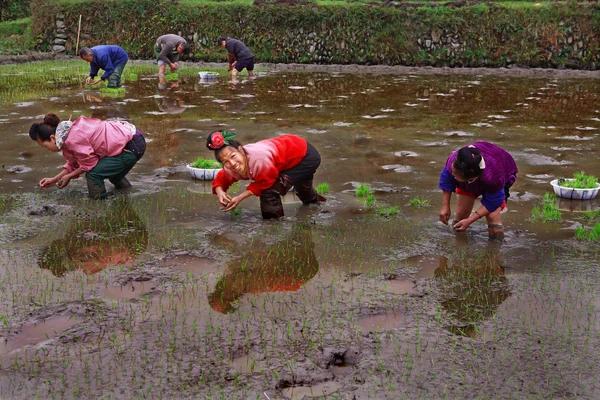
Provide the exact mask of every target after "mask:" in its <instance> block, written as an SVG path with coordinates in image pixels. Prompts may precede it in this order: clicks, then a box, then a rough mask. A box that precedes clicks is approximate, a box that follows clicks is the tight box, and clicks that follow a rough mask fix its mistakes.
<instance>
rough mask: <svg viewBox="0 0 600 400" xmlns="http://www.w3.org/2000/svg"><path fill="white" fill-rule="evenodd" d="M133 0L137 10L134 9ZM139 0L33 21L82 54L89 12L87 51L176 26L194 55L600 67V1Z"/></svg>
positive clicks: (55, 42) (72, 9) (139, 41)
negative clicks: (309, 0)
mask: <svg viewBox="0 0 600 400" xmlns="http://www.w3.org/2000/svg"><path fill="white" fill-rule="evenodd" d="M134 3H136V4H137V7H138V8H137V9H135V10H133V9H132V10H129V9H128V8H127V7H133V6H132V5H131V4H134ZM134 3H126V2H122V3H115V4H118V5H115V7H116V8H120V9H117V10H113V9H111V7H109V6H106V4H107V3H103V4H105V6H101V7H100V8H98V3H97V2H96V3H94V2H90V3H89V4H88V3H86V2H85V1H82V2H77V3H76V4H70V3H67V5H65V6H64V7H59V8H56V6H55V7H54V8H52V7H50V6H47V7H48V8H47V10H44V7H46V6H42V7H40V8H41V10H40V13H44V14H37V15H36V14H34V16H33V18H34V27H35V26H39V27H42V28H41V29H40V30H39V32H38V33H40V34H42V35H44V36H46V37H47V38H48V41H49V43H51V46H52V49H53V51H56V52H67V53H73V52H74V50H75V45H76V41H77V25H78V21H79V15H80V14H82V15H84V19H83V24H82V30H81V37H80V43H79V47H80V48H81V47H83V46H94V45H96V44H106V43H115V44H119V45H121V46H122V47H123V48H125V49H126V50H127V51H128V53H129V55H130V57H131V58H152V57H153V51H152V47H153V44H154V42H155V40H156V37H157V36H159V35H161V34H163V33H169V32H172V33H178V34H179V35H180V36H183V37H185V38H186V39H187V40H188V42H189V43H190V44H191V47H192V55H191V59H194V60H204V61H223V60H224V56H223V54H222V53H223V52H222V50H221V49H218V48H216V46H215V44H214V40H215V39H216V38H217V37H218V36H223V35H225V36H231V37H236V38H239V39H241V40H242V41H244V42H245V43H246V44H247V45H248V47H250V48H251V49H252V51H253V52H254V53H255V55H256V61H257V62H274V63H287V62H290V63H291V62H294V63H321V64H329V63H336V64H385V65H433V66H450V67H461V66H465V67H479V66H485V67H504V66H511V65H519V66H532V67H547V68H581V69H596V68H597V66H599V65H600V7H598V6H595V5H590V4H576V3H570V4H565V5H562V6H555V5H552V6H548V7H547V8H545V9H543V10H535V9H531V7H529V8H523V9H519V8H518V7H512V8H510V7H507V8H503V7H501V6H498V5H492V6H489V5H482V4H480V5H477V6H473V7H467V6H465V7H462V8H456V9H453V8H447V9H443V10H442V11H441V10H440V9H441V8H440V7H438V8H436V9H433V8H421V9H409V10H402V9H397V8H389V7H365V6H360V7H358V6H357V7H353V8H340V7H337V8H336V7H301V6H296V7H276V6H269V7H252V6H248V7H242V6H235V7H234V6H228V5H227V4H226V3H224V4H222V5H218V6H210V7H208V6H206V7H199V6H197V7H185V6H182V5H178V4H176V3H173V2H160V1H158V2H156V3H154V2H149V3H148V4H147V5H146V6H145V5H144V4H145V3H144V0H141V1H140V2H139V3H138V2H134ZM144 7H147V8H144ZM140 10H141V11H140ZM136 13H141V15H143V18H140V16H139V15H136ZM48 15H50V16H52V17H51V18H50V19H49V18H48ZM36 18H37V19H39V22H40V23H39V24H36ZM49 21H51V22H50V23H49ZM184 27H185V29H184Z"/></svg>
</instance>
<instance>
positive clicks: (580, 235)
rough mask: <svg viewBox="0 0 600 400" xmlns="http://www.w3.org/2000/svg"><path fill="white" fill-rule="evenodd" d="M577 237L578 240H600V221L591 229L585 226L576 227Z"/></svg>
mask: <svg viewBox="0 0 600 400" xmlns="http://www.w3.org/2000/svg"><path fill="white" fill-rule="evenodd" d="M575 237H576V238H577V239H578V240H585V241H588V242H600V222H598V223H596V224H595V225H594V227H593V228H591V229H587V228H586V227H584V226H578V227H577V228H575Z"/></svg>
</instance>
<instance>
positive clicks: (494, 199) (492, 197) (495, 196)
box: [481, 188, 505, 213]
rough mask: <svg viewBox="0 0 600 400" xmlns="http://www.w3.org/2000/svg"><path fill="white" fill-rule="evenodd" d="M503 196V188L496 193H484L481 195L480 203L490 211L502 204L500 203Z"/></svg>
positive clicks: (502, 200)
mask: <svg viewBox="0 0 600 400" xmlns="http://www.w3.org/2000/svg"><path fill="white" fill-rule="evenodd" d="M504 196H505V195H504V188H502V189H500V191H499V192H496V193H484V194H483V196H481V204H483V206H484V207H485V208H487V210H488V211H489V212H491V213H492V212H494V211H496V210H497V209H498V208H499V207H501V206H502V203H504V200H505V199H504Z"/></svg>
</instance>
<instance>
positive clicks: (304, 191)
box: [294, 180, 327, 204]
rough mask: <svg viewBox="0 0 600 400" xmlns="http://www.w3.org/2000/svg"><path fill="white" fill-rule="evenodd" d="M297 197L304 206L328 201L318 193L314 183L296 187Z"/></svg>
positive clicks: (303, 183) (308, 182)
mask: <svg viewBox="0 0 600 400" xmlns="http://www.w3.org/2000/svg"><path fill="white" fill-rule="evenodd" d="M294 190H295V191H296V196H298V198H299V199H300V200H301V201H302V203H304V204H311V203H318V202H320V201H327V199H326V198H325V197H323V196H321V195H320V194H318V193H317V191H316V190H315V188H314V187H313V181H312V180H310V181H304V182H300V183H298V184H296V185H294Z"/></svg>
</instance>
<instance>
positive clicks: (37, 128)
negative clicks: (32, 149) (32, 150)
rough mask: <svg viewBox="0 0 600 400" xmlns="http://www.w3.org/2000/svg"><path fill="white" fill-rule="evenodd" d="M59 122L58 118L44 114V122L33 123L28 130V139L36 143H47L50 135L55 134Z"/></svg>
mask: <svg viewBox="0 0 600 400" xmlns="http://www.w3.org/2000/svg"><path fill="white" fill-rule="evenodd" d="M59 122H60V118H58V117H57V116H56V115H55V114H46V116H45V117H44V122H41V123H38V122H34V123H33V124H32V125H31V128H29V137H30V138H31V140H33V141H35V142H37V140H38V139H40V140H41V141H42V142H47V141H49V140H50V135H54V134H55V133H56V127H57V126H58V123H59Z"/></svg>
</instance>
